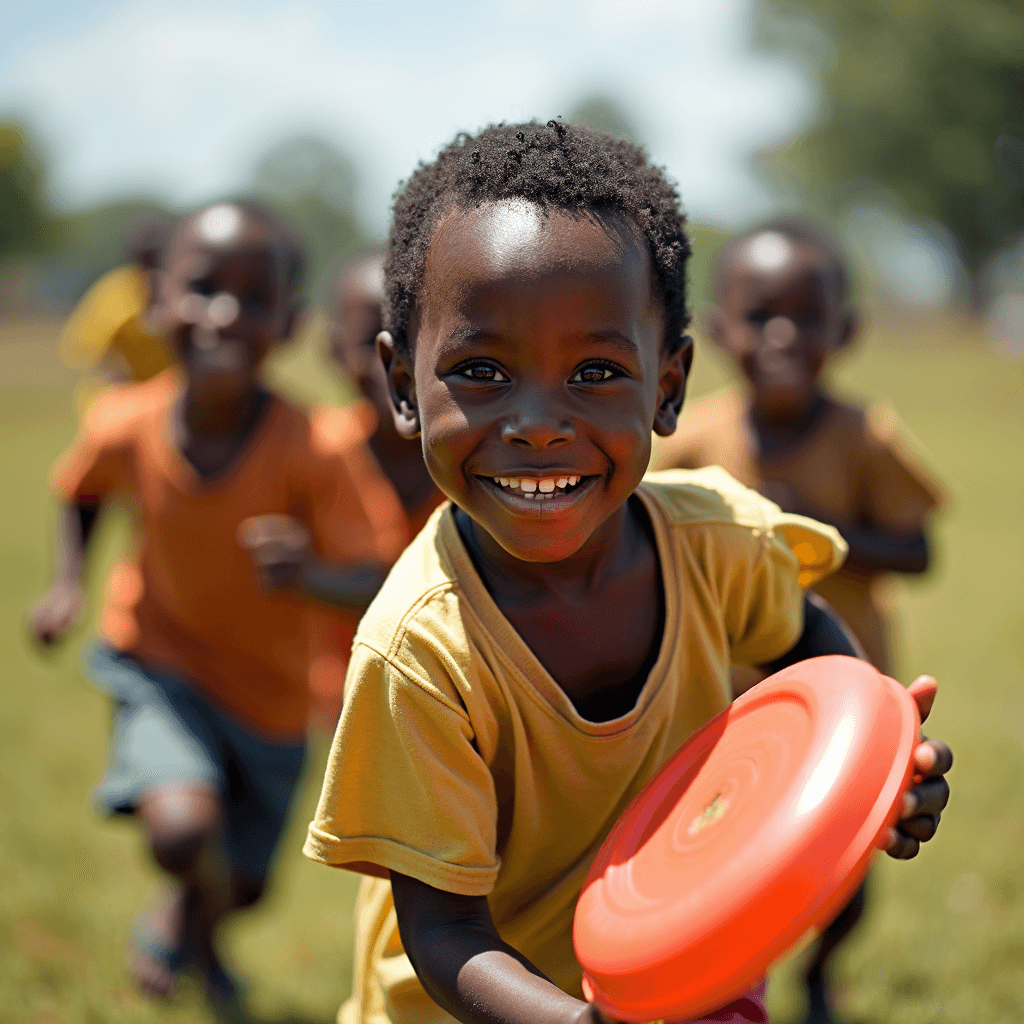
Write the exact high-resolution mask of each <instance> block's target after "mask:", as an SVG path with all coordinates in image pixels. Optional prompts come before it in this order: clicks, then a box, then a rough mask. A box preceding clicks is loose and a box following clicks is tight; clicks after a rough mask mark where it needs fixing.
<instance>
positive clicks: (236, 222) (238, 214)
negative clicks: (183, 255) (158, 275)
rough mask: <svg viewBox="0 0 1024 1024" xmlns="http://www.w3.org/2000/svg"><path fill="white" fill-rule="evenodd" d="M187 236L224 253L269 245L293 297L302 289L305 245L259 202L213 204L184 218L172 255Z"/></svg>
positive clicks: (304, 269)
mask: <svg viewBox="0 0 1024 1024" xmlns="http://www.w3.org/2000/svg"><path fill="white" fill-rule="evenodd" d="M254 229H255V230H254ZM185 234H188V235H189V236H190V237H191V239H192V241H194V242H198V243H199V244H200V245H202V246H204V247H207V248H212V249H217V250H220V251H228V250H231V249H235V248H238V247H241V248H248V247H251V246H260V245H262V246H266V247H267V248H269V249H270V250H271V252H273V253H274V255H275V256H276V258H277V259H278V261H279V264H280V267H281V272H282V275H283V278H284V283H285V288H286V290H287V293H288V295H289V297H295V296H296V295H298V294H299V292H300V291H301V290H302V286H303V284H304V283H305V276H306V250H305V246H304V245H303V244H302V241H301V240H300V239H299V237H298V235H297V234H296V233H295V230H294V229H293V228H292V226H291V225H290V224H289V223H288V222H287V221H286V220H285V219H284V218H283V217H281V216H280V215H279V214H278V213H276V212H275V211H274V210H272V209H271V208H270V207H269V206H267V205H266V204H264V203H261V202H259V201H258V200H256V199H248V198H246V199H230V200H225V201H224V202H219V203H212V204H211V205H209V206H205V207H203V208H202V209H200V210H197V211H196V212H195V213H193V214H191V215H190V216H188V217H185V218H183V219H182V220H181V221H180V222H179V224H178V227H177V230H176V231H175V232H174V235H173V238H172V240H171V245H170V251H171V252H173V251H174V249H175V247H176V246H177V245H178V243H179V241H180V240H181V239H182V237H183V236H184V235H185Z"/></svg>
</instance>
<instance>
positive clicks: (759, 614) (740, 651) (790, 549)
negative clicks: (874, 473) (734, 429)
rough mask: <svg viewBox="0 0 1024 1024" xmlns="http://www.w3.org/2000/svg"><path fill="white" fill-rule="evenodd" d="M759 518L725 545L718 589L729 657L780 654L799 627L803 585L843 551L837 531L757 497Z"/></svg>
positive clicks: (753, 660)
mask: <svg viewBox="0 0 1024 1024" xmlns="http://www.w3.org/2000/svg"><path fill="white" fill-rule="evenodd" d="M761 502H762V508H763V524H762V526H761V527H760V528H758V529H754V530H749V529H746V528H742V527H734V528H733V529H734V530H738V531H739V532H740V537H741V543H732V544H730V545H729V548H728V551H729V554H728V556H727V558H726V560H725V567H724V579H723V581H722V587H721V591H720V592H721V594H722V597H723V613H724V621H725V624H726V631H727V633H728V637H729V645H730V650H731V657H732V660H733V661H734V662H737V663H739V664H741V665H763V664H765V663H767V662H769V661H773V660H775V659H776V658H779V657H781V656H782V655H783V654H785V653H786V651H788V650H789V649H790V648H791V647H792V646H793V645H794V644H795V643H796V641H797V640H798V639H799V637H800V633H801V631H802V630H803V608H804V602H803V597H804V590H805V589H806V588H807V587H809V586H810V585H811V584H813V583H816V582H817V581H818V580H820V579H821V578H823V577H824V576H827V575H828V574H829V573H831V572H834V571H835V570H836V569H837V568H839V566H840V565H841V564H842V562H843V559H844V558H845V557H846V544H845V542H844V541H843V539H842V537H841V536H840V535H839V533H838V531H836V530H835V529H833V528H832V527H831V526H826V525H824V524H823V523H818V522H816V521H815V520H813V519H806V518H804V517H803V516H796V515H790V514H787V513H784V512H782V511H781V510H780V509H779V508H778V506H776V505H774V504H773V503H772V502H769V501H767V500H765V499H761Z"/></svg>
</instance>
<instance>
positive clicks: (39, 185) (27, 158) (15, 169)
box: [0, 121, 51, 260]
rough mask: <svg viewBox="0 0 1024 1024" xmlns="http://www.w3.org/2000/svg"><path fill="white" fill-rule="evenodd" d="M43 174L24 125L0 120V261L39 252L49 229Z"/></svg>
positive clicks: (40, 159) (41, 165)
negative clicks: (9, 257)
mask: <svg viewBox="0 0 1024 1024" xmlns="http://www.w3.org/2000/svg"><path fill="white" fill-rule="evenodd" d="M44 182H45V173H44V167H43V161H42V157H41V156H40V155H39V153H38V151H37V150H36V148H35V146H34V145H33V143H32V141H31V139H30V138H29V135H28V132H27V131H26V129H25V128H24V126H22V125H20V124H18V123H16V122H14V121H0V260H2V259H4V258H5V257H8V256H15V255H27V254H31V253H35V252H38V251H39V249H40V248H41V247H42V246H43V245H44V244H45V243H46V242H47V241H48V239H49V233H50V228H51V221H50V216H49V211H48V210H47V206H46V203H45V200H44V196H43V185H44Z"/></svg>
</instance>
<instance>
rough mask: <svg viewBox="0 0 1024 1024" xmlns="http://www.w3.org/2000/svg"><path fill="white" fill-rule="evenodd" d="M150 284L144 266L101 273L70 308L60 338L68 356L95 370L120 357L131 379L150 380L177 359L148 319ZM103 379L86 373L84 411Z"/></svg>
mask: <svg viewBox="0 0 1024 1024" xmlns="http://www.w3.org/2000/svg"><path fill="white" fill-rule="evenodd" d="M148 298H149V285H148V283H147V280H146V274H145V271H143V270H142V269H140V268H139V267H136V266H133V265H129V266H126V267H118V269H117V270H112V271H110V273H109V274H105V275H104V276H103V277H101V278H100V279H99V280H98V281H97V282H96V283H95V284H94V285H93V286H92V287H91V288H90V289H89V290H88V291H87V292H86V293H85V295H84V296H83V297H82V299H81V301H80V302H79V303H78V305H77V306H76V307H75V309H74V310H73V311H72V313H71V316H70V317H69V318H68V322H67V323H66V324H65V325H64V331H63V332H62V334H61V339H60V353H61V357H62V358H63V360H64V362H65V363H66V364H67V365H68V366H70V367H72V368H73V369H76V370H82V371H87V372H89V373H95V372H96V371H97V370H99V369H100V367H101V366H102V364H103V363H104V362H106V361H108V360H110V359H111V358H116V359H120V360H121V361H122V363H123V364H124V365H123V367H121V369H122V370H123V371H124V372H125V373H127V375H128V379H129V380H135V381H143V380H150V379H151V378H152V377H155V376H156V375H157V374H158V373H163V371H164V370H166V369H167V368H168V367H169V366H171V365H172V363H173V362H174V359H173V356H172V353H171V349H170V346H169V345H168V343H167V342H166V340H165V339H164V338H162V337H161V336H160V335H159V334H157V333H155V332H153V331H151V330H150V329H149V328H148V327H147V326H146V324H145V319H144V317H145V312H146V306H147V303H148ZM103 384H104V382H103V381H102V380H100V379H98V378H96V377H89V378H87V379H86V380H85V381H84V382H83V384H82V385H81V387H80V388H79V395H78V404H79V409H80V411H83V412H84V410H85V408H86V407H87V406H88V405H91V404H92V401H93V399H94V398H95V397H96V394H97V393H98V392H99V391H100V390H101V389H102V386H103Z"/></svg>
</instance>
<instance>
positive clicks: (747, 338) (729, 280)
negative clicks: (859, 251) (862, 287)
mask: <svg viewBox="0 0 1024 1024" xmlns="http://www.w3.org/2000/svg"><path fill="white" fill-rule="evenodd" d="M710 327H711V334H712V335H713V337H714V339H715V341H716V342H717V343H718V344H719V345H720V346H721V347H722V348H723V349H724V350H725V351H726V352H727V353H728V354H729V355H730V356H732V357H733V359H735V360H736V362H737V363H738V365H739V367H740V370H741V371H742V372H743V375H744V376H745V377H746V378H747V380H748V381H749V383H750V386H751V389H752V391H753V397H754V400H755V403H756V404H757V405H758V407H759V408H760V409H761V410H762V411H763V412H765V413H768V414H769V415H772V416H774V417H778V418H782V419H784V418H788V417H799V416H800V415H801V414H802V413H803V412H805V411H806V410H807V409H808V408H809V407H810V406H811V404H812V403H813V402H814V400H815V397H816V395H817V391H818V379H819V377H820V375H821V371H822V368H823V366H824V364H825V360H826V359H827V358H828V357H829V356H830V355H831V354H832V353H833V352H835V351H837V350H838V349H840V348H842V347H843V346H844V345H845V344H847V343H848V342H849V341H850V340H851V338H852V336H853V333H854V330H855V320H854V318H853V317H852V316H850V315H849V314H848V313H846V312H844V310H843V309H842V307H841V304H840V301H839V296H838V295H837V294H836V287H835V285H834V283H833V282H832V281H831V280H830V278H829V275H828V274H827V273H826V271H825V268H824V266H823V255H822V254H821V253H820V252H819V251H818V250H817V249H816V248H815V247H814V246H812V245H807V244H800V243H796V242H793V241H792V240H790V239H789V238H787V237H786V236H785V235H782V234H780V233H778V232H774V231H766V232H763V233H762V234H759V235H755V236H754V237H753V238H751V239H750V240H749V241H747V242H746V243H745V244H744V245H743V246H742V247H741V248H740V249H739V250H737V251H736V252H735V253H734V254H733V256H732V259H731V260H730V262H729V264H728V265H727V266H726V267H725V268H724V280H723V282H722V286H721V288H720V293H719V305H718V307H717V309H716V310H715V312H714V314H713V317H712V322H711V325H710Z"/></svg>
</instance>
